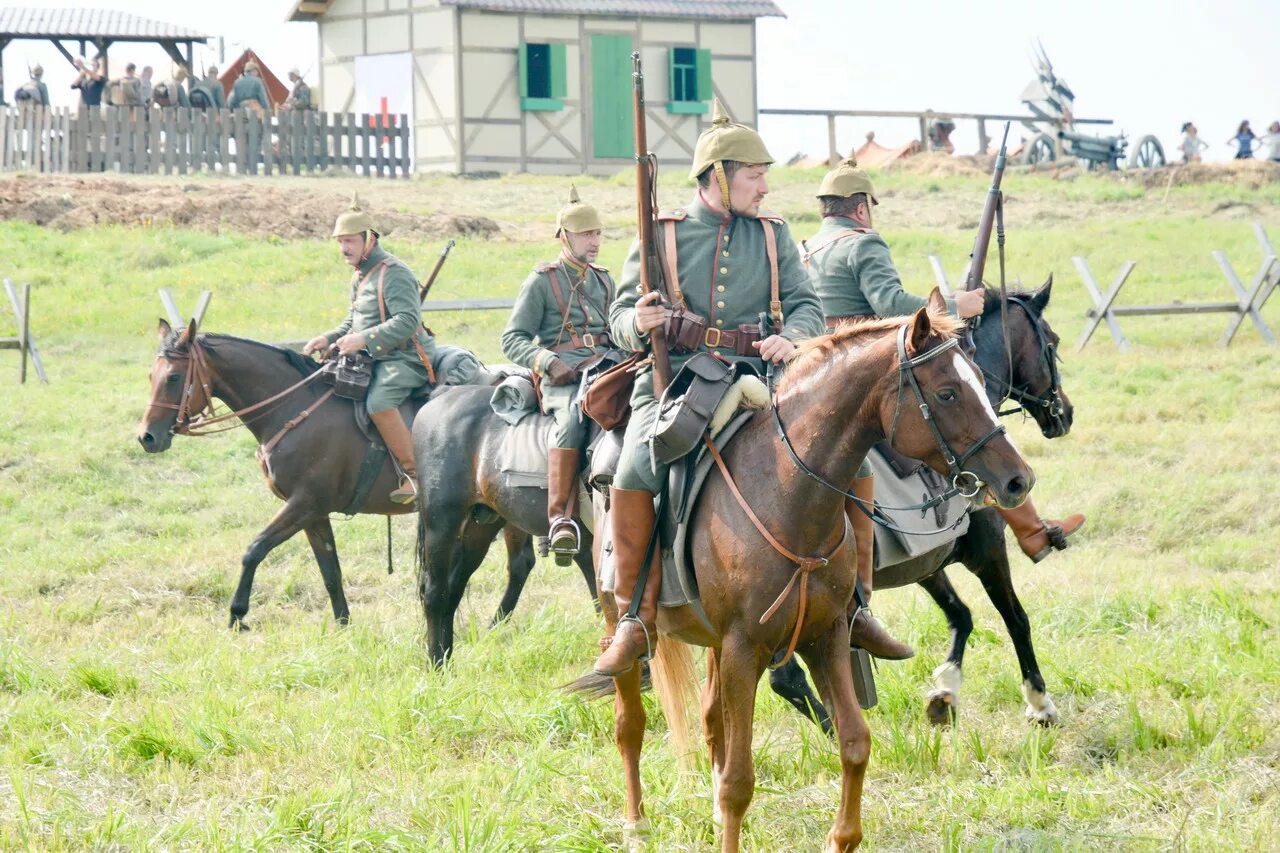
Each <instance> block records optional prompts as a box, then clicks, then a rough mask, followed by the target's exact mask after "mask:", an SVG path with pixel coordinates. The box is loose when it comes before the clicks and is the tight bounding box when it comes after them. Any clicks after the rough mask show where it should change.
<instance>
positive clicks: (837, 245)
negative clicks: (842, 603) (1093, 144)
mask: <svg viewBox="0 0 1280 853" xmlns="http://www.w3.org/2000/svg"><path fill="white" fill-rule="evenodd" d="M857 165H858V164H857V160H856V159H855V158H853V157H852V156H851V157H849V158H847V159H845V160H843V161H842V162H841V163H840V164H839V165H837V166H836V167H835V168H834V169H832V170H831V171H830V172H828V173H827V175H826V176H825V177H824V178H823V180H822V185H821V186H820V187H819V188H818V193H817V197H818V201H819V203H820V205H821V213H822V218H823V219H822V227H821V228H819V230H818V233H817V234H816V235H814V237H813V238H812V239H811V240H809V241H808V242H807V243H806V244H805V255H804V260H805V263H806V265H807V266H808V269H809V276H810V278H811V279H812V281H813V285H814V288H815V289H816V290H817V292H818V295H819V297H821V299H822V304H823V310H824V312H825V314H826V320H827V326H828V328H832V327H834V326H835V324H836V323H838V322H840V321H845V320H859V319H873V318H877V317H896V316H902V315H906V314H910V313H912V312H914V311H916V310H918V309H919V308H920V307H921V306H923V305H924V304H925V300H924V299H923V298H922V297H919V296H915V295H913V294H910V293H907V292H906V291H905V290H904V289H903V288H902V281H901V279H900V278H899V277H898V271H897V269H896V268H895V267H894V264H893V259H892V258H891V257H890V255H889V247H888V245H887V244H886V243H885V241H884V238H883V237H881V236H880V234H878V233H877V232H876V231H874V230H872V222H871V208H872V206H874V205H878V204H879V203H880V202H879V201H878V200H877V198H876V195H875V189H874V187H872V185H871V178H870V177H869V176H868V175H867V173H866V172H863V171H862V170H861V169H859V168H857ZM996 180H997V182H998V181H999V177H997V178H996ZM995 190H996V191H997V193H998V190H999V185H998V183H997V185H996V187H995ZM992 219H993V217H992V216H987V215H986V214H985V212H984V218H983V223H984V226H983V227H982V228H980V229H979V230H980V233H979V236H978V240H977V243H976V245H977V246H978V247H980V248H978V249H975V257H974V263H973V265H972V266H971V268H970V278H971V279H972V280H973V281H976V282H977V284H976V286H975V287H971V288H966V289H964V290H961V291H958V292H957V293H956V294H955V295H954V296H953V297H949V298H947V300H946V301H947V307H948V309H950V310H951V312H952V313H953V314H955V315H956V316H957V317H960V318H961V319H968V318H972V317H978V316H980V315H981V314H982V313H983V311H984V308H985V303H986V296H985V293H984V291H983V289H982V286H981V276H982V267H984V266H985V259H986V252H985V249H986V246H987V244H988V243H989V241H990V236H991V224H992V223H991V220H992ZM984 234H985V237H984ZM975 270H976V273H975ZM975 276H976V277H975ZM874 483H875V478H874V477H873V476H871V469H870V466H868V465H864V466H863V468H862V470H861V471H859V477H858V479H856V480H854V482H853V485H852V489H851V491H852V492H853V494H854V495H856V496H857V497H858V499H859V500H860V501H862V504H863V506H865V507H866V508H867V509H870V508H871V504H872V499H873V497H874V492H875V488H874ZM846 512H847V514H848V516H849V519H850V521H851V523H852V525H853V530H854V538H855V543H856V547H857V556H858V577H859V579H860V580H861V581H862V586H863V593H864V596H865V600H866V601H870V598H871V591H872V576H873V566H872V560H873V541H872V540H873V536H874V525H873V522H872V521H871V519H870V518H868V517H867V515H866V514H865V513H863V512H862V511H861V510H859V509H858V508H857V506H856V505H855V502H854V501H853V500H849V501H847V503H846ZM1000 513H1001V515H1003V516H1004V518H1005V521H1006V522H1008V524H1009V526H1010V527H1011V528H1012V529H1013V532H1014V535H1015V536H1016V538H1017V540H1018V545H1019V547H1021V548H1022V551H1023V553H1025V554H1026V555H1027V556H1028V557H1030V558H1031V560H1033V561H1035V562H1039V561H1040V560H1042V559H1044V558H1045V557H1046V556H1048V554H1049V553H1050V551H1051V550H1052V549H1053V548H1065V547H1066V537H1067V536H1070V535H1071V534H1072V533H1075V532H1076V531H1077V530H1079V529H1080V526H1081V525H1083V524H1084V516H1082V515H1079V514H1073V515H1071V516H1068V517H1067V518H1066V519H1064V520H1062V521H1053V520H1048V521H1046V520H1044V519H1041V518H1040V516H1039V514H1038V512H1037V511H1036V508H1035V504H1033V503H1032V501H1031V498H1029V497H1028V498H1027V500H1026V501H1025V502H1024V503H1023V504H1022V506H1020V507H1018V508H1017V509H1000ZM868 623H869V624H870V626H871V627H870V628H869V629H867V630H865V631H864V632H863V633H864V636H863V638H862V639H863V640H864V641H865V642H858V645H861V646H862V647H863V648H865V649H866V650H867V651H868V652H870V653H871V654H873V655H876V656H877V657H887V658H891V659H895V658H904V657H910V656H911V655H912V654H914V652H912V650H911V648H910V647H909V646H907V645H906V644H905V643H901V642H899V641H897V640H894V639H893V638H892V637H889V636H888V634H887V633H886V632H884V630H883V628H880V627H879V624H878V623H877V622H876V621H875V619H874V617H872V616H870V614H869V613H868V612H867V611H862V613H860V614H859V615H858V616H857V617H855V621H854V623H853V631H854V632H855V633H858V632H859V625H860V624H862V625H863V626H864V628H865V626H867V625H868ZM883 640H887V642H881V641H883ZM868 643H869V644H868Z"/></svg>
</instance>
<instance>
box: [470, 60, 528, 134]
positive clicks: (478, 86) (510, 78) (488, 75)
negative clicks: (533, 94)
mask: <svg viewBox="0 0 1280 853" xmlns="http://www.w3.org/2000/svg"><path fill="white" fill-rule="evenodd" d="M495 94H496V95H497V101H496V103H494V108H493V109H492V110H491V111H489V112H488V115H487V116H486V111H487V110H488V108H489V104H490V103H493V102H494V97H495ZM462 105H463V113H462V114H463V115H464V116H465V117H467V118H481V117H487V118H519V117H520V80H519V72H518V68H517V66H516V53H515V50H514V49H513V50H512V51H511V53H509V54H504V53H472V52H469V51H465V50H464V51H463V53H462ZM515 150H517V151H518V150H519V148H516V149H515Z"/></svg>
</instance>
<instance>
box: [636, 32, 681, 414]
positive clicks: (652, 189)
mask: <svg viewBox="0 0 1280 853" xmlns="http://www.w3.org/2000/svg"><path fill="white" fill-rule="evenodd" d="M631 82H632V85H633V93H632V106H633V107H634V112H635V116H634V118H635V128H636V129H635V134H636V135H635V140H636V144H635V149H636V215H637V225H638V226H639V234H638V238H639V242H640V292H641V293H642V294H647V293H652V292H653V291H654V290H657V291H658V292H659V293H661V294H662V296H663V300H662V301H663V302H665V301H666V288H665V287H663V286H662V271H661V265H660V263H659V259H658V244H657V240H656V239H655V237H654V223H655V218H654V216H655V211H654V198H655V197H656V196H657V183H656V182H657V175H656V174H655V172H656V170H655V165H656V161H655V159H654V157H653V155H652V154H650V153H649V142H648V134H647V133H646V132H645V131H646V128H645V110H644V68H643V67H642V66H641V63H640V52H639V51H636V52H634V53H632V54H631ZM649 349H650V350H651V351H652V352H653V392H654V394H655V395H657V396H661V395H662V392H663V391H665V390H666V389H667V386H668V385H670V384H671V357H670V355H669V354H668V353H667V338H666V332H665V330H664V328H663V327H662V326H658V327H657V328H656V329H651V330H650V331H649Z"/></svg>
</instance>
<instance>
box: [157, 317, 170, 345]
mask: <svg viewBox="0 0 1280 853" xmlns="http://www.w3.org/2000/svg"><path fill="white" fill-rule="evenodd" d="M156 331H157V332H158V333H159V334H160V343H164V342H165V341H166V340H168V339H169V336H170V335H172V334H173V326H170V325H169V321H168V320H166V319H164V318H163V317H161V318H160V323H159V324H158V325H157V326H156Z"/></svg>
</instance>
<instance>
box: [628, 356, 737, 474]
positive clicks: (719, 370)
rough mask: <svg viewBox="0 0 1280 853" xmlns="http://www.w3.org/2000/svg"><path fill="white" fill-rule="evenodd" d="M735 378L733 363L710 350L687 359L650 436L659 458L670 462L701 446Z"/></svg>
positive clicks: (652, 446)
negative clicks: (712, 353) (725, 360)
mask: <svg viewBox="0 0 1280 853" xmlns="http://www.w3.org/2000/svg"><path fill="white" fill-rule="evenodd" d="M735 378H736V372H735V370H734V368H733V366H732V365H730V364H726V363H725V362H723V361H721V360H720V359H718V358H716V357H715V356H713V355H711V354H710V353H705V352H700V353H697V354H696V355H694V356H693V358H691V359H689V360H688V361H687V362H685V365H684V367H682V368H680V372H679V373H677V374H676V375H675V378H674V379H673V380H671V385H670V386H669V387H668V388H667V390H666V391H664V392H663V394H662V400H661V401H660V404H659V407H658V419H657V421H656V422H655V423H654V426H653V435H652V436H650V438H649V443H650V453H652V454H653V458H654V459H655V460H656V461H658V462H662V463H666V464H670V463H672V462H674V461H676V460H677V459H680V458H681V457H683V456H685V455H686V454H688V453H689V452H690V451H691V450H693V449H694V448H695V447H697V446H698V444H699V443H700V442H701V441H702V435H703V433H705V432H706V431H707V426H708V424H710V423H711V417H712V415H714V414H715V411H716V406H718V405H720V401H721V400H722V399H724V396H725V394H727V393H729V388H730V387H731V386H732V385H733V382H734V379H735Z"/></svg>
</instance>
